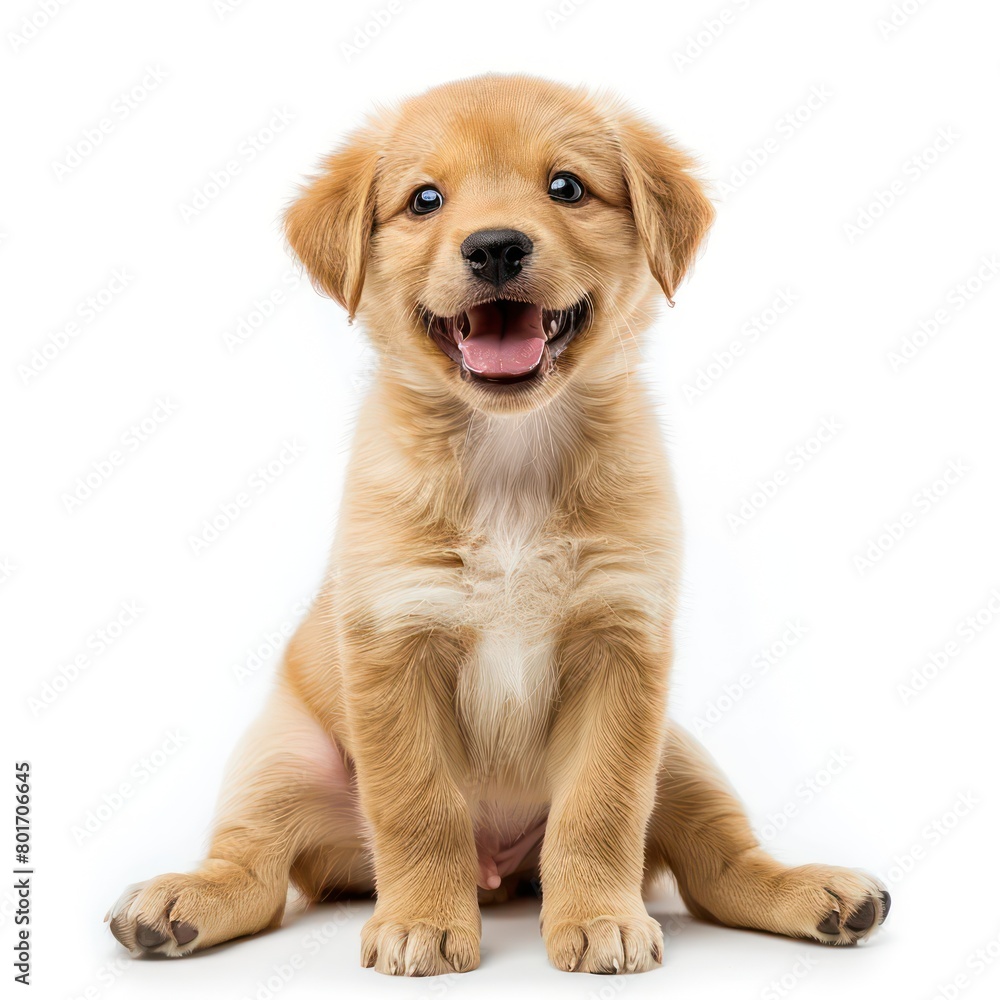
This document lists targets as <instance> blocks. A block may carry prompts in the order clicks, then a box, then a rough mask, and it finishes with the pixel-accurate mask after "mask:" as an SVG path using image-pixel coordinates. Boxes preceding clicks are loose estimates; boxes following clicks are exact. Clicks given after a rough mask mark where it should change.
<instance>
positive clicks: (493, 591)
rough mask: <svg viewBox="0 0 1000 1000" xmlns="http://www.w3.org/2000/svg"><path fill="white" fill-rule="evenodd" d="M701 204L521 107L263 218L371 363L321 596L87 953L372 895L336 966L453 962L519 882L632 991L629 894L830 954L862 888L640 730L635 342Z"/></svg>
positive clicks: (657, 513) (646, 168)
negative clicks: (255, 704)
mask: <svg viewBox="0 0 1000 1000" xmlns="http://www.w3.org/2000/svg"><path fill="white" fill-rule="evenodd" d="M711 220H712V208H711V205H710V204H709V202H708V201H707V200H706V198H705V195H704V193H703V192H702V188H701V185H700V184H699V182H698V181H697V180H696V179H695V177H694V176H693V175H692V173H691V161H690V160H689V159H688V157H687V156H685V155H684V153H682V152H681V151H679V150H678V149H676V148H675V147H674V146H672V145H671V144H670V143H669V142H668V141H667V140H666V139H665V138H664V137H663V136H662V135H660V134H659V133H658V132H657V131H656V130H655V129H654V128H652V127H651V126H650V125H648V124H646V123H645V122H644V121H642V120H641V119H640V118H637V117H635V116H634V115H633V114H631V113H629V112H628V111H627V110H626V109H624V108H622V107H620V106H618V105H615V104H613V103H611V102H609V101H607V100H604V99H598V98H595V97H593V96H589V95H588V94H587V93H584V92H582V91H580V90H575V89H571V88H568V87H565V86H560V85H556V84H551V83H546V82H543V81H540V80H535V79H530V78H525V77H504V76H485V77H480V78H478V79H473V80H466V81H461V82H458V83H454V84H449V85H447V86H443V87H439V88H436V89H434V90H432V91H430V92H429V93H427V94H425V95H423V96H421V97H417V98H414V99H412V100H408V101H406V102H405V103H403V104H401V105H400V106H399V107H398V108H397V109H396V110H394V111H390V112H386V113H384V114H381V115H379V117H378V118H376V119H375V120H373V121H371V123H370V124H368V125H367V126H365V127H364V128H362V129H361V130H360V131H358V132H357V133H356V134H354V135H353V136H352V137H351V138H350V140H349V141H348V142H347V143H346V145H344V146H343V147H342V148H341V149H340V150H338V151H337V152H335V153H334V154H333V155H332V156H330V157H329V159H327V160H326V162H325V163H324V165H323V170H322V172H321V173H320V175H319V176H318V177H317V178H316V179H315V180H314V181H313V182H312V183H311V184H310V185H309V186H308V187H307V188H306V190H305V191H304V192H303V193H302V195H301V197H300V198H299V199H298V200H297V201H296V202H295V203H294V204H293V205H292V207H291V209H290V210H289V212H288V216H287V234H288V239H289V242H290V243H291V246H292V247H293V249H294V250H295V252H296V254H297V255H298V256H299V258H300V259H301V260H302V262H303V264H304V265H305V267H306V268H307V269H308V270H309V272H310V274H311V275H312V277H313V279H314V281H315V282H316V284H317V285H318V286H319V287H320V288H321V289H323V290H324V291H325V292H327V293H328V294H329V295H331V296H333V298H335V299H336V300H337V301H338V302H339V303H340V304H341V305H343V306H344V308H345V309H347V311H348V312H349V313H350V314H351V315H354V314H357V315H358V316H359V317H360V318H361V320H362V321H363V324H364V327H365V329H366V331H367V333H368V335H369V336H370V337H371V340H372V342H373V343H374V345H375V348H376V349H377V352H378V356H379V373H378V378H377V382H376V384H375V386H374V388H373V389H372V391H371V393H370V395H369V396H368V398H367V399H366V401H365V404H364V408H363V410H362V413H361V416H360V419H359V422H358V427H357V431H356V436H355V443H354V452H353V458H352V460H351V464H350V469H349V475H348V483H347V488H346V492H345V497H344V502H343V509H342V511H341V516H340V524H339V531H338V535H337V540H336V544H335V547H334V551H333V557H332V561H331V564H330V565H331V568H330V572H329V575H328V577H327V580H326V583H325V586H324V587H323V589H322V592H321V594H320V596H319V598H318V600H317V602H316V604H315V606H314V608H313V609H312V612H311V613H310V615H309V616H308V618H307V619H306V620H305V621H304V623H303V624H302V626H301V628H300V629H299V631H298V633H297V634H296V636H295V637H294V639H293V641H292V642H291V645H290V647H289V649H288V652H287V655H286V657H285V661H284V665H283V667H282V670H281V676H280V680H279V684H278V687H277V690H276V691H275V693H274V695H273V698H272V701H271V703H270V705H269V707H268V708H267V710H266V712H265V713H264V715H263V717H262V718H261V719H260V720H259V721H258V722H257V723H256V724H255V725H254V726H253V728H252V729H251V730H250V732H249V733H248V734H247V737H246V739H245V742H244V743H243V744H242V746H241V747H240V748H239V749H238V750H237V752H236V754H235V756H234V759H233V762H232V766H231V773H230V775H229V777H228V779H227V781H226V785H225V789H224V792H223V795H222V800H221V803H220V807H219V815H218V819H217V822H216V826H215V831H214V835H213V838H212V843H211V849H210V852H209V857H208V858H207V859H206V860H205V862H204V863H203V864H202V865H201V866H200V867H199V868H198V869H197V870H196V871H194V872H192V873H190V874H185V875H180V874H169V875H161V876H159V877H158V878H154V879H152V880H150V881H148V882H144V883H141V884H139V885H135V886H131V887H129V888H128V889H127V890H126V892H125V893H124V895H123V896H122V897H121V899H119V901H118V902H117V903H116V904H115V906H114V907H113V909H112V911H111V913H110V915H109V916H110V919H111V929H112V931H113V933H114V934H115V936H116V937H117V938H118V940H119V941H121V942H122V944H124V945H125V946H126V947H127V948H128V949H130V950H131V951H132V952H134V953H139V952H142V951H155V952H161V953H163V954H167V955H184V954H187V953H188V952H191V951H194V950H196V949H199V948H206V947H209V946H210V945H213V944H217V943H218V942H220V941H225V940H227V939H229V938H234V937H238V936H240V935H244V934H251V933H253V932H254V931H259V930H261V929H262V928H265V927H269V926H273V925H275V924H276V923H278V922H279V921H280V920H281V917H282V912H283V908H284V904H285V897H286V890H287V888H288V884H289V881H291V882H292V883H294V884H295V885H296V886H298V888H299V889H301V890H302V891H303V892H304V893H305V894H307V895H308V896H310V897H312V898H314V899H323V898H327V897H330V896H331V895H336V894H339V893H345V892H351V891H371V890H372V889H375V890H376V891H377V896H378V900H377V904H376V907H375V913H374V916H373V917H372V918H371V919H370V920H369V921H368V923H367V924H366V925H365V927H364V930H363V932H362V943H361V959H362V962H363V963H364V964H365V965H366V966H374V967H375V968H376V969H377V970H379V971H380V972H385V973H389V974H393V975H433V974H436V973H443V972H450V971H460V972H461V971H465V970H468V969H474V968H475V967H476V966H477V965H478V963H479V939H480V926H481V924H480V916H479V902H480V896H482V897H483V898H485V897H489V896H492V897H494V898H499V897H502V896H503V895H504V894H506V893H507V892H508V891H510V890H511V889H512V888H513V886H514V884H515V882H516V880H517V879H518V878H520V877H529V878H530V877H533V876H534V875H535V874H536V873H537V874H538V875H539V877H540V879H541V883H542V886H543V891H544V899H543V904H542V919H541V926H542V936H543V938H544V940H545V947H546V949H547V950H548V954H549V958H550V959H551V961H552V962H553V963H554V964H555V965H556V966H557V967H558V968H560V969H566V970H575V971H581V972H615V971H622V972H641V971H644V970H647V969H651V968H653V967H654V966H655V965H657V964H659V962H660V959H661V948H662V935H661V932H660V928H659V926H658V925H657V923H656V921H655V920H653V919H652V918H651V917H650V916H649V915H648V914H647V912H646V909H645V906H644V905H643V899H642V891H643V887H644V884H646V883H648V882H649V881H650V880H652V879H654V878H656V877H657V876H659V875H661V874H662V873H664V872H666V871H667V870H669V871H671V872H673V874H674V876H675V877H676V879H677V882H678V883H679V886H680V891H681V893H682V894H683V897H684V899H685V901H686V902H687V905H688V906H689V907H690V909H691V911H692V912H693V913H694V914H696V915H697V916H699V917H702V918H705V919H710V920H716V921H719V922H721V923H725V924H731V925H733V926H739V927H753V928H759V929H761V930H767V931H773V932H776V933H779V934H787V935H792V936H795V937H811V938H815V939H817V940H819V941H823V942H826V943H829V944H850V943H853V942H855V941H858V940H859V939H861V938H863V937H865V936H866V935H868V934H869V933H870V932H871V931H872V930H873V929H874V928H875V927H876V926H877V925H878V924H879V923H881V921H882V920H883V919H884V917H885V914H886V911H887V910H888V906H889V897H888V895H887V894H886V893H885V891H884V889H883V887H882V886H881V885H880V884H879V883H878V882H877V881H876V880H875V879H873V878H871V877H870V876H868V875H865V874H863V873H860V872H856V871H851V870H848V869H844V868H835V867H830V866H826V865H807V866H804V867H799V868H790V867H787V866H785V865H782V864H779V863H778V862H777V861H775V860H774V859H773V858H771V857H770V856H769V855H768V854H767V853H765V851H764V850H763V849H762V848H761V847H760V846H759V844H758V843H757V841H756V839H755V838H754V835H753V833H752V832H751V830H750V826H749V824H748V822H747V819H746V816H745V815H744V812H743V809H742V808H741V806H740V804H739V802H738V801H737V800H736V798H735V797H734V796H733V794H732V792H730V790H729V789H728V787H727V786H726V783H725V781H724V779H723V778H722V777H721V775H720V774H719V773H718V771H717V770H716V769H715V767H714V765H713V764H712V762H711V761H710V760H709V759H708V758H707V757H706V755H705V754H704V752H703V751H702V750H701V749H700V748H699V747H698V746H697V745H696V744H695V743H694V742H693V741H692V740H691V739H690V737H688V736H687V735H686V734H685V733H683V731H681V730H680V729H678V728H677V727H676V726H674V725H672V724H670V723H668V722H667V721H666V720H665V718H664V705H665V698H666V693H667V674H668V670H669V667H670V660H671V650H672V634H671V629H672V618H673V615H674V611H675V605H676V592H677V581H678V577H679V573H678V559H679V552H680V541H679V538H678V518H677V507H676V503H675V500H674V495H673V492H672V487H671V482H670V477H669V474H668V469H667V462H666V459H665V456H664V452H663V447H662V444H661V440H660V434H659V431H658V428H657V421H656V418H655V416H654V413H653V408H652V406H651V404H650V400H649V398H648V396H647V393H646V391H645V389H644V387H643V385H642V383H641V382H638V381H636V380H635V379H634V378H631V379H630V378H629V377H628V373H629V372H630V371H631V370H633V369H634V368H635V364H636V362H637V360H638V356H637V341H636V336H637V334H638V333H639V331H640V330H641V329H642V328H643V327H645V326H646V325H647V324H648V317H649V315H650V313H651V312H652V311H653V308H654V303H655V299H656V297H657V295H658V293H659V292H661V291H662V293H663V294H665V295H666V296H667V298H668V299H669V298H671V297H672V296H673V295H674V293H675V290H676V289H677V286H678V284H679V283H680V281H681V279H682V277H683V275H684V273H685V271H686V270H687V269H688V267H689V266H690V264H691V262H692V259H693V257H694V255H695V251H696V250H697V248H698V245H699V242H700V241H701V239H702V237H703V235H704V234H705V231H706V229H707V228H708V226H709V224H710V222H711Z"/></svg>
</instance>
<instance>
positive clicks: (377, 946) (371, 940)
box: [361, 911, 480, 976]
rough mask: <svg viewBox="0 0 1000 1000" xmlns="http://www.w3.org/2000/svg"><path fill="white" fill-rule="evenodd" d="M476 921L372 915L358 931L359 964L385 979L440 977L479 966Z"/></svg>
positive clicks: (477, 923)
mask: <svg viewBox="0 0 1000 1000" xmlns="http://www.w3.org/2000/svg"><path fill="white" fill-rule="evenodd" d="M479 936H480V925H479V921H478V920H477V921H475V922H473V921H469V920H465V921H463V920H459V919H446V918H444V917H443V915H442V916H435V917H434V918H433V919H430V918H425V919H418V918H409V919H408V918H406V917H405V916H402V915H399V914H396V915H393V914H385V915H383V914H380V913H379V912H377V911H376V913H375V915H374V916H373V917H372V918H371V919H370V920H369V921H368V922H367V923H366V924H365V926H364V927H363V928H362V929H361V964H362V965H363V966H364V967H365V968H368V969H370V968H372V967H374V969H375V971H376V972H382V973H384V974H385V975H387V976H440V975H444V974H445V973H449V972H469V971H470V970H472V969H475V968H477V967H478V965H479Z"/></svg>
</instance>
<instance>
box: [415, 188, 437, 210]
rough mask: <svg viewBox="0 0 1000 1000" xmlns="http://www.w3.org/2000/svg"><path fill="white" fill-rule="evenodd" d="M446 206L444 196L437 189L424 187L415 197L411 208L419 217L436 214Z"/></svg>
mask: <svg viewBox="0 0 1000 1000" xmlns="http://www.w3.org/2000/svg"><path fill="white" fill-rule="evenodd" d="M443 204H444V196H443V195H442V194H441V192H440V191H438V189H437V188H436V187H422V188H420V190H418V191H416V192H415V193H414V195H413V200H412V201H411V202H410V208H412V209H413V211H414V212H416V213H417V215H427V214H428V213H429V212H436V211H437V210H438V209H439V208H440V207H441V206H442V205H443Z"/></svg>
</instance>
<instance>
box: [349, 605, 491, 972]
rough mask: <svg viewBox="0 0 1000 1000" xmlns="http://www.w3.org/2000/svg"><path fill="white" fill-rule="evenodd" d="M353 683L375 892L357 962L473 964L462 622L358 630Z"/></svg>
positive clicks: (423, 966)
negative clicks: (460, 694) (461, 720)
mask: <svg viewBox="0 0 1000 1000" xmlns="http://www.w3.org/2000/svg"><path fill="white" fill-rule="evenodd" d="M347 644H348V646H349V647H350V654H351V655H350V657H349V661H350V662H349V664H348V666H347V667H345V671H344V676H345V682H346V684H345V687H346V692H347V697H348V704H349V708H350V718H351V731H352V738H353V746H352V752H353V753H354V759H355V762H356V765H357V778H358V788H359V791H360V794H361V804H362V807H363V810H364V813H365V817H366V819H367V820H368V821H369V823H370V825H371V828H372V833H373V840H372V846H373V850H374V863H375V881H376V886H377V889H378V902H377V903H376V906H375V913H374V915H373V916H372V917H371V919H370V920H369V921H368V923H367V924H365V926H364V928H363V929H362V932H361V961H362V964H363V965H365V966H368V967H371V966H374V967H375V969H376V970H377V971H379V972H384V973H388V974H389V975H406V976H429V975H438V974H441V973H447V972H465V971H467V970H469V969H474V968H476V966H477V965H478V964H479V937H480V931H481V923H480V916H479V907H478V904H477V899H476V875H477V872H478V862H477V859H476V848H475V844H474V841H473V833H472V818H471V815H470V812H469V808H468V805H467V803H466V801H465V798H464V796H463V793H462V790H461V784H462V782H463V780H464V771H465V768H466V762H465V752H464V749H463V746H462V742H461V738H460V734H459V730H458V723H457V720H456V717H455V709H454V697H455V694H454V693H455V684H456V678H457V672H458V669H459V664H460V663H461V662H462V660H463V659H464V657H465V656H466V655H467V648H466V645H467V643H466V641H465V639H464V637H463V634H462V633H461V631H460V630H457V629H453V628H449V629H445V628H436V627H434V626H431V625H427V624H426V623H425V624H423V625H418V626H414V625H408V626H401V627H400V628H399V629H398V630H395V631H394V630H393V629H392V628H391V627H389V626H386V627H385V628H384V629H378V630H377V631H376V633H375V634H367V635H366V634H365V633H364V631H363V630H362V629H353V630H351V634H350V637H349V638H348V641H347Z"/></svg>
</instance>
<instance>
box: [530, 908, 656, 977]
mask: <svg viewBox="0 0 1000 1000" xmlns="http://www.w3.org/2000/svg"><path fill="white" fill-rule="evenodd" d="M542 937H543V938H544V939H545V949H546V951H547V952H548V954H549V961H550V962H551V963H552V964H553V965H554V966H555V967H556V968H557V969H562V970H563V971H565V972H596V973H601V974H605V975H614V974H616V973H621V972H648V971H649V970H650V969H654V968H655V967H656V966H658V965H660V964H661V963H662V961H663V932H662V931H661V930H660V925H659V924H658V923H657V922H656V921H655V920H654V919H653V918H652V917H651V916H649V915H648V914H647V913H646V912H645V910H642V911H641V912H634V913H606V914H601V915H600V916H594V917H591V918H590V919H581V918H579V917H574V918H569V919H556V918H547V919H546V920H545V921H544V922H543V925H542Z"/></svg>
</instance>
